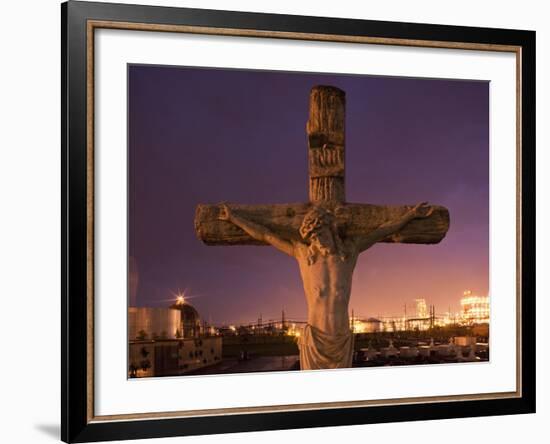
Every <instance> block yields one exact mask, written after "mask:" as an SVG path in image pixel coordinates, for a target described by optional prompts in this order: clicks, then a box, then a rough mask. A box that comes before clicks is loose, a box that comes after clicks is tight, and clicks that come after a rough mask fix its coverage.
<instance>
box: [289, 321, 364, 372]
mask: <svg viewBox="0 0 550 444" xmlns="http://www.w3.org/2000/svg"><path fill="white" fill-rule="evenodd" d="M298 347H299V349H300V369H301V370H317V369H326V368H349V367H351V362H352V354H353V335H352V334H351V331H350V332H349V333H348V334H343V335H329V334H326V333H324V332H323V331H322V330H319V329H318V328H316V327H313V326H312V325H309V324H306V326H305V327H304V329H303V330H302V334H301V335H300V339H299V341H298Z"/></svg>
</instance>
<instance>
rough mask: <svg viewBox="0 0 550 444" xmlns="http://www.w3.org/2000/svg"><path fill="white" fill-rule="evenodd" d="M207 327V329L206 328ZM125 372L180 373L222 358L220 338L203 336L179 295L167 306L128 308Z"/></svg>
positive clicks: (135, 374) (138, 375) (191, 309)
mask: <svg viewBox="0 0 550 444" xmlns="http://www.w3.org/2000/svg"><path fill="white" fill-rule="evenodd" d="M209 331H210V330H209ZM128 340H129V344H128V376H129V377H130V378H141V377H147V376H169V375H181V374H185V373H189V372H192V371H194V370H197V369H200V368H202V367H206V366H209V365H213V364H217V363H218V362H220V361H221V360H222V338H221V337H219V336H208V337H207V336H202V335H201V329H200V318H199V314H198V312H197V310H196V309H195V308H194V307H193V306H191V305H190V304H188V303H187V302H186V301H185V299H184V298H183V297H182V296H179V297H178V298H177V299H176V303H175V304H174V305H172V306H171V307H170V308H156V307H129V308H128Z"/></svg>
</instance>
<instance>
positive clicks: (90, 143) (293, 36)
mask: <svg viewBox="0 0 550 444" xmlns="http://www.w3.org/2000/svg"><path fill="white" fill-rule="evenodd" d="M99 28H104V29H121V30H132V31H156V32H178V33H190V34H205V35H222V36H235V37H263V38H277V39H290V40H312V41H325V42H338V43H364V44H375V45H394V46H412V47H423V48H445V49H465V50H476V51H492V52H511V53H514V54H515V56H516V391H513V392H497V393H484V394H464V395H450V396H424V397H409V398H395V399H383V400H365V401H340V402H324V403H308V404H286V405H272V406H260V407H230V408H216V409H206V410H183V411H172V412H149V413H130V414H118V415H101V416H95V414H94V394H95V393H94V36H95V34H94V33H95V30H96V29H99ZM86 31H87V43H86V62H87V69H86V74H87V76H86V111H87V118H86V135H87V146H86V159H87V163H86V165H87V168H86V172H87V177H86V183H87V196H86V207H87V228H86V231H87V270H86V271H87V294H86V306H87V319H88V321H87V403H86V404H87V420H88V423H91V422H104V421H122V420H138V419H142V420H143V419H159V418H184V417H193V416H215V415H216V416H219V415H235V414H243V413H269V412H291V411H299V410H325V409H333V408H344V407H347V408H354V407H367V406H387V405H403V404H415V403H437V402H449V401H454V402H456V401H472V400H488V399H503V398H518V397H521V396H522V387H521V380H522V368H521V361H522V350H521V314H522V313H521V298H522V294H521V271H522V270H521V247H522V243H521V219H522V215H521V150H522V134H521V120H522V109H521V85H522V78H521V66H522V58H521V55H522V48H521V46H514V45H496V44H486V43H466V42H444V41H435V40H434V41H431V40H411V39H397V38H380V37H364V36H346V35H330V34H309V33H299V32H282V31H262V30H250V29H232V28H212V27H200V26H186V25H162V24H149V23H130V22H117V21H104V20H88V21H87V29H86Z"/></svg>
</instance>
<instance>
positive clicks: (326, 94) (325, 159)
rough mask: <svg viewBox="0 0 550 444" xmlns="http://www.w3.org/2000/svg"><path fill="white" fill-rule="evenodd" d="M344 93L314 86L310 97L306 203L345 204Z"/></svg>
mask: <svg viewBox="0 0 550 444" xmlns="http://www.w3.org/2000/svg"><path fill="white" fill-rule="evenodd" d="M345 118H346V94H345V92H344V91H342V90H341V89H338V88H336V87H333V86H316V87H314V88H312V90H311V93H310V96H309V119H308V121H307V125H306V132H307V141H308V170H309V200H310V202H311V203H314V204H321V205H322V204H326V205H336V204H340V203H344V202H345V200H346V194H345V143H346V140H345V139H346V135H345Z"/></svg>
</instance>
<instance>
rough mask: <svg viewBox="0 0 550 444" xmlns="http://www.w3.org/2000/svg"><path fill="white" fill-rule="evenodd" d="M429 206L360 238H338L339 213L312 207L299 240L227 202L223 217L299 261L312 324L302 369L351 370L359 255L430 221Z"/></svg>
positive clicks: (302, 345) (302, 342)
mask: <svg viewBox="0 0 550 444" xmlns="http://www.w3.org/2000/svg"><path fill="white" fill-rule="evenodd" d="M433 210H434V209H433V207H430V206H428V205H427V202H422V203H419V204H418V205H415V206H414V207H410V208H409V210H408V211H406V212H405V213H404V215H403V216H401V217H399V218H398V219H395V220H390V221H386V222H385V223H383V224H381V225H379V226H378V227H376V228H374V229H372V230H371V231H369V232H366V233H363V234H361V235H360V236H350V237H343V236H341V235H340V234H339V230H338V227H337V225H336V217H335V215H336V214H337V213H338V207H336V208H335V209H334V210H332V209H330V208H328V207H326V206H322V205H313V206H312V208H311V209H310V210H309V211H308V212H307V213H306V215H305V216H304V218H303V220H302V223H301V226H300V228H299V234H300V236H299V237H297V239H299V240H294V239H292V240H291V239H286V238H283V237H282V236H280V235H279V234H277V233H275V232H273V231H271V230H269V229H268V228H266V227H265V226H262V225H259V224H257V223H256V222H252V221H250V220H247V219H246V218H245V217H243V216H241V215H239V214H236V212H235V211H234V210H231V209H230V208H229V207H228V206H227V205H225V204H222V208H221V212H220V215H219V219H220V220H222V221H228V222H231V223H233V224H235V225H236V226H238V227H239V228H241V229H242V230H244V231H245V232H246V233H247V234H248V235H250V236H251V237H252V238H253V239H255V240H257V241H260V242H265V243H267V244H270V245H272V246H273V247H275V248H277V249H278V250H280V251H282V252H283V253H286V254H288V255H289V256H292V257H294V258H295V259H296V260H297V261H298V266H299V267H300V274H301V277H302V282H303V285H304V292H305V295H306V302H307V307H308V318H307V324H306V326H305V328H304V330H303V332H302V334H301V336H300V339H299V342H298V346H299V349H300V367H301V369H302V370H315V369H327V368H347V367H351V364H352V362H351V361H352V355H353V335H352V333H351V330H350V322H349V316H348V303H349V298H350V294H351V282H352V275H353V270H354V268H355V264H356V263H357V257H358V256H359V254H360V253H362V252H363V251H365V250H367V249H369V248H370V247H371V246H372V245H374V244H375V243H377V242H379V241H381V240H383V239H384V238H387V237H388V236H391V235H392V234H395V233H397V232H398V231H400V230H401V229H402V228H403V227H404V226H405V225H407V224H408V223H409V222H410V221H412V220H413V219H422V218H427V217H429V216H430V215H431V214H432V212H433Z"/></svg>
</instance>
